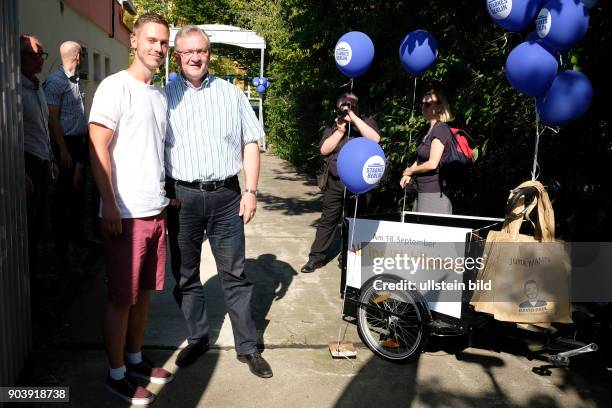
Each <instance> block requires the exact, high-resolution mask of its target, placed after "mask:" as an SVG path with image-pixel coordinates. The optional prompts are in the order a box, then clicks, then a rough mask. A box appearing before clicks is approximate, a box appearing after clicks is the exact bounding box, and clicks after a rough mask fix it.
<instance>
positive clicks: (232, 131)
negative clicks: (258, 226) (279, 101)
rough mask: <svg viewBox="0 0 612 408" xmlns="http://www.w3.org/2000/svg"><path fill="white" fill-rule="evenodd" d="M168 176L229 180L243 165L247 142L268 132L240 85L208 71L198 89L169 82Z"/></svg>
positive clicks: (179, 82) (186, 179)
mask: <svg viewBox="0 0 612 408" xmlns="http://www.w3.org/2000/svg"><path fill="white" fill-rule="evenodd" d="M164 89H165V91H166V96H167V99H168V128H167V133H166V152H165V160H166V175H167V176H169V177H172V178H173V179H175V180H182V181H187V182H193V181H215V180H224V179H226V178H228V177H231V176H233V175H235V174H238V172H240V170H241V169H242V147H243V146H244V145H245V144H248V143H252V142H255V141H257V140H258V139H260V138H262V137H263V136H264V131H263V129H262V128H261V126H260V124H259V122H258V120H257V117H256V116H255V112H254V111H253V108H252V107H251V105H250V104H249V101H248V100H247V98H246V96H245V94H244V93H243V92H242V91H241V90H240V89H239V88H238V87H236V86H235V85H233V84H230V83H229V82H227V81H224V80H222V79H220V78H217V77H215V76H212V75H208V76H207V77H206V79H205V80H204V81H203V82H202V85H201V86H200V87H199V88H195V87H194V86H193V85H192V84H191V83H190V82H189V81H187V80H185V79H184V78H183V77H179V78H178V79H177V80H175V81H171V82H169V83H168V85H167V86H166V88H164Z"/></svg>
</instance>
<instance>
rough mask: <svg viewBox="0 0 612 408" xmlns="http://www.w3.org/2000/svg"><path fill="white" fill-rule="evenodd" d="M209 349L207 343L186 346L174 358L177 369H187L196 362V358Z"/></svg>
mask: <svg viewBox="0 0 612 408" xmlns="http://www.w3.org/2000/svg"><path fill="white" fill-rule="evenodd" d="M209 349H210V345H209V344H208V342H200V343H192V344H188V345H187V347H185V348H184V349H183V350H181V352H180V353H179V354H178V356H177V357H176V362H175V364H176V365H177V366H178V367H181V368H183V367H187V366H190V365H192V364H193V363H195V362H196V360H197V359H198V358H200V356H201V355H202V354H204V353H206V352H207V351H208V350H209Z"/></svg>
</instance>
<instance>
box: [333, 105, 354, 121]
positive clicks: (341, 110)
mask: <svg viewBox="0 0 612 408" xmlns="http://www.w3.org/2000/svg"><path fill="white" fill-rule="evenodd" d="M347 108H348V109H347ZM350 109H351V103H350V102H343V103H341V104H340V106H339V107H338V109H336V118H337V119H342V118H344V117H345V116H346V115H348V111H349V110H350Z"/></svg>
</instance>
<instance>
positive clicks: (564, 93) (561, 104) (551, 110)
mask: <svg viewBox="0 0 612 408" xmlns="http://www.w3.org/2000/svg"><path fill="white" fill-rule="evenodd" d="M592 100H593V86H592V85H591V81H590V80H589V78H588V77H587V76H586V75H584V74H583V73H581V72H578V71H572V70H568V71H562V72H560V73H559V74H558V75H557V76H556V77H555V79H554V80H553V82H552V85H551V86H550V88H549V89H548V91H547V92H546V94H544V95H543V96H541V97H539V98H537V100H536V109H537V112H538V116H539V117H540V121H542V122H543V123H545V124H547V125H550V126H559V125H565V124H568V123H570V122H573V121H575V120H576V119H578V118H579V117H581V116H582V115H584V113H585V112H586V111H587V110H588V109H589V107H590V106H591V101H592Z"/></svg>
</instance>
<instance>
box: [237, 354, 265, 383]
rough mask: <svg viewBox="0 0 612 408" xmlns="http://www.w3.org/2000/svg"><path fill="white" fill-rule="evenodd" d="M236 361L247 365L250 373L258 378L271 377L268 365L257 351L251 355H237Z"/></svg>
mask: <svg viewBox="0 0 612 408" xmlns="http://www.w3.org/2000/svg"><path fill="white" fill-rule="evenodd" d="M238 361H240V362H242V363H247V364H248V365H249V369H250V370H251V372H252V373H253V374H255V375H256V376H258V377H261V378H270V377H272V368H270V364H268V362H267V361H266V360H264V358H263V357H262V356H261V354H260V353H259V351H256V352H254V353H251V354H238Z"/></svg>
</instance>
